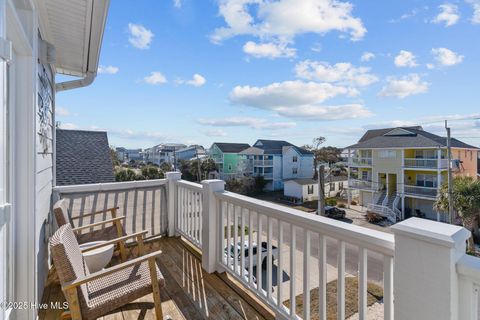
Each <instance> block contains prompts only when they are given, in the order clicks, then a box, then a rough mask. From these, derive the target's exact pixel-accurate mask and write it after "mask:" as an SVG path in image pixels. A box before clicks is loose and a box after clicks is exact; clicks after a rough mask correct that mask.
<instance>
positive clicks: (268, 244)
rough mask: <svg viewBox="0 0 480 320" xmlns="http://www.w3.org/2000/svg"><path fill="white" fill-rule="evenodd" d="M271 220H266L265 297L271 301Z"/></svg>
mask: <svg viewBox="0 0 480 320" xmlns="http://www.w3.org/2000/svg"><path fill="white" fill-rule="evenodd" d="M272 223H273V221H272V218H270V217H268V219H267V272H266V275H267V297H268V299H269V300H271V299H272V276H273V275H272Z"/></svg>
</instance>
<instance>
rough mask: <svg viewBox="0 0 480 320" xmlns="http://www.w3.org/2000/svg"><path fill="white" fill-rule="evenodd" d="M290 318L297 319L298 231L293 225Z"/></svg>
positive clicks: (291, 233) (291, 232)
mask: <svg viewBox="0 0 480 320" xmlns="http://www.w3.org/2000/svg"><path fill="white" fill-rule="evenodd" d="M290 236H291V237H292V239H291V242H290V316H291V317H292V318H294V317H295V315H296V312H295V309H296V301H295V296H296V295H295V251H296V246H297V241H296V237H297V234H296V229H295V226H294V225H293V224H291V225H290Z"/></svg>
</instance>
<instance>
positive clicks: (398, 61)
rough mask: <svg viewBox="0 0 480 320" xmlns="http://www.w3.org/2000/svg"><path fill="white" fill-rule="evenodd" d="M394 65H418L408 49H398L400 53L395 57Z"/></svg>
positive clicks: (411, 66) (410, 66)
mask: <svg viewBox="0 0 480 320" xmlns="http://www.w3.org/2000/svg"><path fill="white" fill-rule="evenodd" d="M394 62H395V65H396V66H397V67H409V68H413V67H416V66H418V64H417V61H416V60H415V55H414V54H413V53H411V52H410V51H406V50H400V53H399V54H398V55H397V56H396V57H395V61H394Z"/></svg>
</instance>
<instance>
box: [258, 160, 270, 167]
mask: <svg viewBox="0 0 480 320" xmlns="http://www.w3.org/2000/svg"><path fill="white" fill-rule="evenodd" d="M253 165H254V166H256V167H271V166H273V160H255V161H254V162H253Z"/></svg>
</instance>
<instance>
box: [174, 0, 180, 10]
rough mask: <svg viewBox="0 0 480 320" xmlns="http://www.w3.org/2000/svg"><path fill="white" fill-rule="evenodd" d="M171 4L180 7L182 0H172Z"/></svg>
mask: <svg viewBox="0 0 480 320" xmlns="http://www.w3.org/2000/svg"><path fill="white" fill-rule="evenodd" d="M173 6H174V7H175V8H178V9H180V8H181V7H182V0H173Z"/></svg>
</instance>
